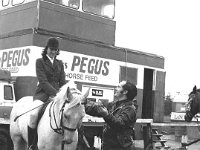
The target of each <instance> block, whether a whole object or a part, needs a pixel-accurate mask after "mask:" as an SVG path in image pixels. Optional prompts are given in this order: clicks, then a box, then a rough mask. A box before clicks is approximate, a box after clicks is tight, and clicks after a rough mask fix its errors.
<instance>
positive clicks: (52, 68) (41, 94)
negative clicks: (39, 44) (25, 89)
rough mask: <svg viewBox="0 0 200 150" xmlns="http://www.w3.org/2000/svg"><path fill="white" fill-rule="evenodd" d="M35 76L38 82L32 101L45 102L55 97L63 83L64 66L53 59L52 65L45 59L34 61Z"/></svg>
mask: <svg viewBox="0 0 200 150" xmlns="http://www.w3.org/2000/svg"><path fill="white" fill-rule="evenodd" d="M36 75H37V78H38V81H39V84H38V86H37V89H36V92H35V95H34V98H33V99H34V100H36V99H39V100H41V101H43V102H46V101H47V100H48V98H49V97H50V96H55V95H56V93H57V92H58V90H59V89H60V87H62V86H63V85H64V84H65V83H66V80H65V72H64V66H63V63H62V61H61V60H58V59H54V63H53V64H52V63H51V62H50V60H49V59H48V58H47V57H46V58H39V59H37V60H36Z"/></svg>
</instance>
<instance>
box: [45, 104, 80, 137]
mask: <svg viewBox="0 0 200 150" xmlns="http://www.w3.org/2000/svg"><path fill="white" fill-rule="evenodd" d="M66 103H69V101H67V100H65V102H64V103H63V105H62V108H61V110H60V123H59V125H58V122H57V121H56V115H55V111H54V107H55V104H56V102H55V103H52V104H51V106H50V108H49V117H50V127H51V129H52V130H53V131H54V132H56V133H58V134H61V135H63V134H64V130H68V131H72V132H74V131H76V128H69V127H67V126H64V125H63V123H62V122H63V111H64V108H65V105H66ZM51 112H53V116H52V115H51ZM52 118H53V120H54V123H55V126H56V127H55V128H54V127H53V126H52Z"/></svg>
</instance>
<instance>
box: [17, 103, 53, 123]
mask: <svg viewBox="0 0 200 150" xmlns="http://www.w3.org/2000/svg"><path fill="white" fill-rule="evenodd" d="M47 103H49V101H47V102H45V103H43V104H41V105H39V106H37V107H34V108H32V109H30V110H28V111H26V112H24V113H22V114H20V115H18V116H16V117H15V119H14V122H16V121H17V119H18V118H19V117H21V116H23V115H25V114H26V113H28V112H30V111H32V110H34V109H36V108H39V107H41V106H43V105H45V104H47Z"/></svg>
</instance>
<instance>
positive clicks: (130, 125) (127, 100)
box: [85, 81, 137, 150]
mask: <svg viewBox="0 0 200 150" xmlns="http://www.w3.org/2000/svg"><path fill="white" fill-rule="evenodd" d="M136 96H137V88H136V86H135V85H134V84H133V83H131V82H129V81H122V82H120V83H119V85H118V86H117V87H116V89H115V94H114V101H113V102H111V103H108V104H107V106H106V107H105V106H104V105H100V104H99V103H95V102H88V103H87V104H86V105H85V109H86V113H87V114H89V115H91V116H96V117H103V119H104V120H105V123H106V124H105V126H104V129H103V137H102V141H103V142H102V143H103V144H102V147H103V150H134V149H135V148H134V147H135V146H134V141H133V135H134V124H135V122H136V113H137V108H136V106H135V105H136V102H135V97H136Z"/></svg>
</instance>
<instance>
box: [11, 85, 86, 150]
mask: <svg viewBox="0 0 200 150" xmlns="http://www.w3.org/2000/svg"><path fill="white" fill-rule="evenodd" d="M88 94H89V89H88V90H87V91H86V92H85V93H84V94H81V92H80V91H78V90H77V89H76V87H75V86H74V84H70V83H67V84H65V85H64V86H63V87H62V88H61V90H60V92H59V93H58V94H57V95H56V97H55V98H54V99H53V101H51V102H50V103H49V104H48V106H47V108H46V110H45V112H44V114H43V116H42V117H41V119H40V121H39V123H38V127H37V132H38V143H37V146H38V149H39V150H61V149H62V150H75V149H76V147H77V143H78V131H77V129H78V128H79V126H80V124H81V123H82V118H83V117H84V115H85V108H84V105H82V104H83V103H84V102H85V100H86V97H87V96H88ZM32 102H33V97H31V96H27V97H23V98H21V99H20V100H19V101H17V102H16V104H15V105H14V107H13V109H12V112H11V123H10V135H11V139H12V141H13V144H14V150H27V148H28V147H27V142H28V140H27V139H28V137H27V126H28V119H29V110H31V109H32V107H31V105H32ZM26 112H28V113H26Z"/></svg>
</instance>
